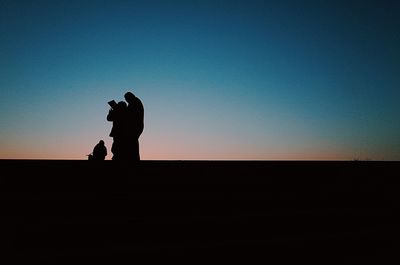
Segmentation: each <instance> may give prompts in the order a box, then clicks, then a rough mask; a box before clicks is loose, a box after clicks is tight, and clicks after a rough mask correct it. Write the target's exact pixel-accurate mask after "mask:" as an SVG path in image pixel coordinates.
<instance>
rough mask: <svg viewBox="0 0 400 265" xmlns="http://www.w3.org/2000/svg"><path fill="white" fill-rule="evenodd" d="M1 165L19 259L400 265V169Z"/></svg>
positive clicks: (368, 165) (12, 245)
mask: <svg viewBox="0 0 400 265" xmlns="http://www.w3.org/2000/svg"><path fill="white" fill-rule="evenodd" d="M0 166H1V169H2V172H3V173H2V174H1V204H2V210H1V212H2V217H1V218H2V224H3V225H2V229H1V230H2V236H1V237H2V241H3V243H5V246H6V247H5V248H3V250H5V253H8V255H10V256H11V258H12V260H13V261H14V262H15V263H20V264H38V263H40V264H44V263H49V264H76V263H77V262H78V263H86V264H96V263H98V262H105V263H108V264H133V263H135V262H138V263H140V264H141V263H143V261H146V262H149V263H153V261H154V260H158V261H162V262H167V261H174V260H176V261H177V260H181V261H184V262H185V263H187V264H192V263H193V262H196V261H200V262H202V263H205V262H207V263H214V262H218V263H222V264H226V263H228V262H229V263H230V262H233V261H237V262H240V263H244V264H254V263H255V262H256V261H257V263H260V264H262V263H270V264H297V263H304V264H310V263H314V264H366V263H368V264H398V259H397V260H396V257H397V252H398V249H399V248H398V246H399V244H398V242H399V238H398V236H397V232H398V226H399V223H398V222H397V221H396V220H395V216H396V215H398V213H399V202H400V196H399V188H400V187H399V183H400V182H399V181H398V178H399V177H398V176H399V175H400V174H399V169H400V164H399V163H397V162H312V161H310V162H284V161H282V162H244V161H241V162H216V161H211V162H206V161H204V162H195V161H193V162H190V161H182V162H181V161H159V162H156V161H142V162H141V163H140V164H136V165H125V164H116V163H113V161H104V162H103V163H95V162H92V161H12V160H2V161H1V160H0ZM8 264H9V263H8Z"/></svg>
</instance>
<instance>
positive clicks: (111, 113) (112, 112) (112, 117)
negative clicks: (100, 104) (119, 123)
mask: <svg viewBox="0 0 400 265" xmlns="http://www.w3.org/2000/svg"><path fill="white" fill-rule="evenodd" d="M107 120H108V121H113V120H114V111H113V110H112V109H110V110H109V111H108V114H107Z"/></svg>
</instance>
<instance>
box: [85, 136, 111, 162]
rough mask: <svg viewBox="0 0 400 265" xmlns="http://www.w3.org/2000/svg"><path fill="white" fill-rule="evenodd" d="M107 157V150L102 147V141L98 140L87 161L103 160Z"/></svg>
mask: <svg viewBox="0 0 400 265" xmlns="http://www.w3.org/2000/svg"><path fill="white" fill-rule="evenodd" d="M106 156H107V148H106V146H105V145H104V141H103V140H100V141H99V143H98V144H96V146H95V147H94V148H93V152H92V154H91V155H89V160H104V159H105V158H106Z"/></svg>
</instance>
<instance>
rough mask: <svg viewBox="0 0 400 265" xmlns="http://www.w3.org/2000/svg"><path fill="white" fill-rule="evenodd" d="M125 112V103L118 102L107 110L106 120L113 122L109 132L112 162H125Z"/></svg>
mask: <svg viewBox="0 0 400 265" xmlns="http://www.w3.org/2000/svg"><path fill="white" fill-rule="evenodd" d="M126 111H127V105H126V103H125V102H124V101H120V102H118V104H116V105H115V106H114V107H113V108H111V109H110V110H109V112H108V115H107V120H108V121H112V122H113V126H112V129H111V132H110V137H112V138H113V144H112V147H111V152H112V153H113V157H112V160H126V155H125V154H126V148H127V147H126V140H125V139H126Z"/></svg>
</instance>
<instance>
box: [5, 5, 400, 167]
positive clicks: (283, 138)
mask: <svg viewBox="0 0 400 265" xmlns="http://www.w3.org/2000/svg"><path fill="white" fill-rule="evenodd" d="M399 12H400V1H383V0H376V1H368V0H363V1H362V0H360V1H350V0H347V1H337V0H332V1H319V0H317V1H284V0H279V1H251V0H244V1H235V0H227V1H218V0H212V1H205V0H201V1H194V0H188V1H171V0H170V1H167V0H165V1H151V0H150V1H149V0H146V1H133V0H132V1H117V0H110V1H94V0H93V1H90V0H87V1H85V0H77V1H73V0H72V1H71V0H68V1H61V0H57V1H41V0H29V1H17V0H0V158H30V159H87V158H86V155H87V154H89V153H90V152H91V151H92V149H93V147H94V145H95V144H96V143H97V142H98V141H99V140H100V139H103V140H104V141H105V142H106V146H107V148H108V150H109V153H110V149H111V144H112V138H110V137H109V136H108V134H109V132H110V130H111V125H112V124H111V123H110V122H107V121H106V115H107V113H108V109H109V107H108V105H107V101H109V100H111V99H115V100H116V101H119V100H123V95H124V93H125V92H127V91H132V92H133V93H134V94H135V95H137V96H138V97H139V98H140V99H142V101H143V104H144V107H145V130H144V132H143V134H142V136H141V138H140V146H141V150H140V152H141V157H142V159H145V160H147V159H149V160H152V159H171V160H175V159H182V160H185V159H205V160H214V159H224V160H225V159H226V160H230V159H239V160H242V159H243V160H247V159H257V160H271V159H277V160H282V159H283V160H286V159H288V160H291V159H302V160H303V159H305V160H308V159H310V160H315V159H317V160H320V159H323V160H325V159H333V160H336V159H338V160H342V159H372V160H400V119H399V116H400V104H399V102H400V101H399V100H400V16H399ZM110 158H111V155H108V156H107V159H110Z"/></svg>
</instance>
